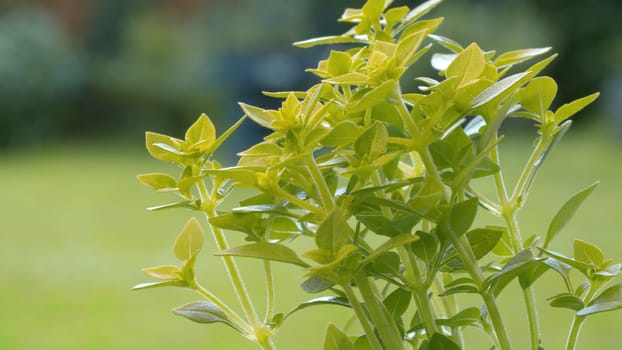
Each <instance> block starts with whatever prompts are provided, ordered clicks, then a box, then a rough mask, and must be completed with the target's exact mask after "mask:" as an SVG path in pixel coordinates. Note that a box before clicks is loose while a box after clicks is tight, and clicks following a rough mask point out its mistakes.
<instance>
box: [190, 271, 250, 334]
mask: <svg viewBox="0 0 622 350" xmlns="http://www.w3.org/2000/svg"><path fill="white" fill-rule="evenodd" d="M190 287H191V288H192V289H194V290H195V291H196V292H197V293H199V294H201V295H202V296H204V297H205V299H207V300H209V301H210V302H212V303H214V305H216V306H218V307H219V308H220V309H221V310H222V311H223V312H224V313H225V314H226V315H227V316H228V317H229V318H230V319H231V321H232V322H234V323H235V325H236V326H238V327H239V328H240V329H242V330H244V332H246V334H253V329H252V327H251V326H250V325H249V324H248V323H246V322H245V321H244V320H243V319H242V318H241V317H240V316H239V315H238V314H237V313H236V312H235V311H233V310H232V309H231V308H230V307H229V306H228V305H227V304H225V303H224V302H223V301H222V300H220V299H219V298H218V297H217V296H216V295H214V294H213V293H212V292H210V291H209V290H207V289H206V288H205V287H203V286H202V285H200V284H199V283H198V282H197V281H193V284H191V285H190Z"/></svg>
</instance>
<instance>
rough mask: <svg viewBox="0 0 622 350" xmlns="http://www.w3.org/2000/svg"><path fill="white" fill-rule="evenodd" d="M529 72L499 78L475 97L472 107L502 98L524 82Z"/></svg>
mask: <svg viewBox="0 0 622 350" xmlns="http://www.w3.org/2000/svg"><path fill="white" fill-rule="evenodd" d="M528 74H529V73H517V74H514V75H510V76H509V77H507V78H503V79H501V80H499V81H498V82H496V83H494V84H493V85H492V86H490V87H489V88H487V89H486V90H484V91H483V92H482V93H480V94H479V95H477V96H476V97H475V98H474V99H473V101H471V108H472V109H475V108H479V107H481V106H483V105H485V104H486V103H488V102H490V101H492V100H495V99H497V98H502V97H503V96H505V95H506V94H507V93H509V92H511V91H512V90H513V89H515V88H517V87H518V86H519V84H520V83H521V82H522V80H523V78H524V77H526V76H527V75H528Z"/></svg>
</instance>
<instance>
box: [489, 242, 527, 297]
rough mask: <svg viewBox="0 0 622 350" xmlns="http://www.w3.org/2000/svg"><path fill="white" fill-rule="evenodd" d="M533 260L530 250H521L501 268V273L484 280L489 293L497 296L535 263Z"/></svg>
mask: <svg viewBox="0 0 622 350" xmlns="http://www.w3.org/2000/svg"><path fill="white" fill-rule="evenodd" d="M534 258H535V257H534V255H533V252H532V251H531V249H523V250H521V251H520V252H519V253H518V254H516V255H515V256H514V257H512V259H510V261H508V263H507V264H505V265H504V266H503V268H502V269H501V271H499V272H497V273H495V274H494V275H492V276H490V277H488V278H487V279H486V284H487V285H488V286H490V290H491V292H492V293H493V294H494V295H499V293H501V291H502V290H503V288H505V287H506V286H507V285H508V283H510V282H511V281H512V280H513V279H514V278H516V277H518V276H519V275H521V274H522V273H524V272H525V271H526V270H527V269H529V267H530V266H532V265H533V264H535V263H536V262H537V260H535V259H534Z"/></svg>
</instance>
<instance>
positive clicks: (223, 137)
mask: <svg viewBox="0 0 622 350" xmlns="http://www.w3.org/2000/svg"><path fill="white" fill-rule="evenodd" d="M244 120H246V116H243V117H242V118H240V119H238V121H237V122H235V124H233V125H231V126H230V127H229V129H227V130H225V132H223V133H222V134H221V135H220V136H218V138H217V139H216V141H214V143H213V144H212V147H211V149H210V150H209V151H210V152H214V151H216V149H217V148H218V147H220V145H222V143H223V142H225V140H227V139H228V138H229V136H231V134H233V133H234V132H235V131H236V130H237V129H238V128H239V127H240V125H242V123H243V122H244Z"/></svg>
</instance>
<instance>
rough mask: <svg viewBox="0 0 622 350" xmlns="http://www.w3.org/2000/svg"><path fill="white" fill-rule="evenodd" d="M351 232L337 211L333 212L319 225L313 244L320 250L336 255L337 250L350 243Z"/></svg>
mask: <svg viewBox="0 0 622 350" xmlns="http://www.w3.org/2000/svg"><path fill="white" fill-rule="evenodd" d="M352 234H353V231H352V228H350V225H348V223H347V222H346V219H345V218H344V217H343V215H342V214H341V211H339V210H333V211H332V212H331V213H330V214H329V215H328V216H327V217H326V218H325V219H324V221H322V223H320V226H318V228H317V232H316V234H315V244H316V245H317V246H318V248H320V249H325V250H327V251H329V252H332V253H333V254H337V252H338V251H339V249H340V248H341V247H343V246H344V245H346V244H348V243H349V242H350V237H351V236H352Z"/></svg>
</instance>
